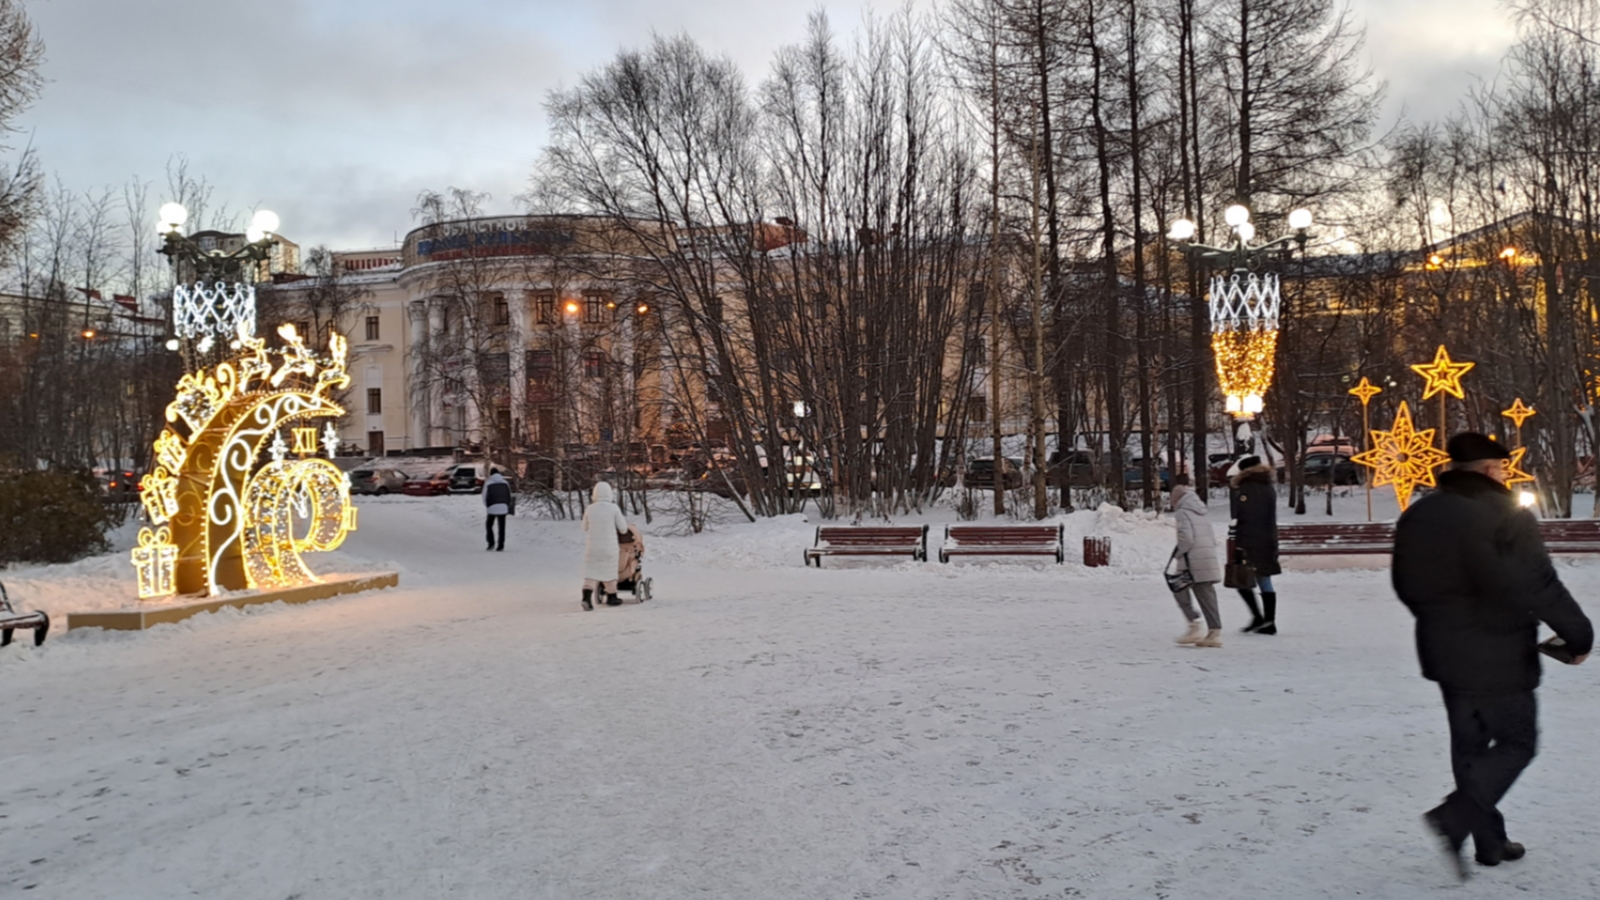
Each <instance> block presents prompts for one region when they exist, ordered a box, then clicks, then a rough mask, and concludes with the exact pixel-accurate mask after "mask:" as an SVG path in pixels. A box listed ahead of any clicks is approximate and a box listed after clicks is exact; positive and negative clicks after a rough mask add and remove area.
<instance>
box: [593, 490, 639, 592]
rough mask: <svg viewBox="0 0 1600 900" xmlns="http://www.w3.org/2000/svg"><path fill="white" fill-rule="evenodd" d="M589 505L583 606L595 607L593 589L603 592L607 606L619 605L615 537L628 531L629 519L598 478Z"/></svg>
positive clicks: (617, 551) (617, 560)
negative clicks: (612, 500) (624, 515)
mask: <svg viewBox="0 0 1600 900" xmlns="http://www.w3.org/2000/svg"><path fill="white" fill-rule="evenodd" d="M589 499H590V501H591V502H590V503H589V508H588V509H586V510H584V511H583V530H584V531H585V532H587V535H586V537H585V538H584V543H583V608H584V609H586V610H592V609H594V595H595V592H596V591H599V590H602V589H603V590H604V591H605V603H606V605H607V606H621V605H622V599H621V598H620V597H618V596H617V565H618V563H619V562H620V561H621V559H622V554H621V552H620V551H619V550H618V549H617V536H618V535H622V534H628V533H629V532H628V520H627V519H626V518H624V517H623V515H622V509H621V507H619V506H617V504H615V503H613V502H611V485H609V484H606V483H605V482H604V481H597V482H595V485H594V491H593V492H592V493H591V494H590V495H589Z"/></svg>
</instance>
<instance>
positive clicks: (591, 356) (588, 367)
mask: <svg viewBox="0 0 1600 900" xmlns="http://www.w3.org/2000/svg"><path fill="white" fill-rule="evenodd" d="M583 377H585V378H604V377H606V355H605V354H604V353H601V352H599V351H598V350H591V351H589V352H588V353H585V354H584V355H583Z"/></svg>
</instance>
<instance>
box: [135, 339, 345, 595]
mask: <svg viewBox="0 0 1600 900" xmlns="http://www.w3.org/2000/svg"><path fill="white" fill-rule="evenodd" d="M278 334H279V336H280V337H282V338H283V342H284V346H283V348H282V349H271V350H269V349H268V348H267V347H266V342H265V341H264V340H262V339H260V338H257V337H254V336H253V335H252V334H251V333H250V331H249V330H247V329H245V328H243V327H240V328H239V330H238V332H237V345H238V347H239V350H238V352H237V354H236V355H235V356H234V357H233V358H232V359H229V360H227V361H225V362H222V363H219V364H218V365H216V366H215V367H213V368H209V369H207V368H201V369H198V370H196V371H194V372H191V373H189V374H187V375H185V376H183V378H182V379H181V380H180V381H179V382H178V389H177V395H176V397H175V398H174V399H173V401H172V403H170V404H168V406H167V414H166V418H167V427H166V428H164V429H163V430H162V432H161V436H160V437H159V438H157V439H156V442H155V464H156V468H155V469H154V470H153V471H151V472H150V474H148V475H146V476H145V477H144V479H143V480H142V481H141V482H140V487H141V489H142V491H143V494H142V500H143V503H144V509H145V513H146V514H147V515H148V516H149V519H150V526H149V527H146V528H143V529H141V530H140V532H139V546H138V547H136V548H135V549H134V550H133V554H132V556H133V564H134V568H135V569H136V570H137V571H138V574H139V596H141V597H160V596H166V595H170V594H175V593H176V594H216V593H219V592H221V591H229V590H244V589H248V588H274V587H288V586H292V585H296V584H305V583H308V582H312V581H315V580H316V576H315V575H313V574H312V573H311V570H310V569H309V568H307V567H306V565H305V562H304V561H303V560H302V558H301V554H303V553H307V552H312V551H318V550H332V549H334V548H335V547H337V546H339V544H340V543H341V542H342V541H343V540H344V537H345V535H346V534H348V533H349V532H350V531H352V530H354V529H355V527H356V508H355V506H354V505H352V504H351V503H350V488H349V483H348V481H347V479H346V478H345V475H344V473H343V472H342V471H340V470H339V468H338V467H336V466H335V465H334V464H333V463H331V462H329V461H328V460H327V459H323V458H320V457H318V456H317V455H316V454H317V453H318V452H319V449H318V445H319V443H320V445H321V448H322V449H325V450H326V451H327V453H328V455H329V456H332V455H333V454H334V452H335V451H336V450H337V449H338V445H339V439H338V434H337V432H336V431H335V430H334V428H333V421H334V420H335V419H337V418H339V417H340V416H343V415H344V414H345V410H344V407H343V406H341V405H340V404H339V403H338V402H337V401H336V400H335V398H334V397H333V396H332V395H333V394H334V392H336V391H339V390H341V389H343V388H345V387H347V386H348V385H349V383H350V376H349V375H348V374H347V373H346V371H345V366H346V359H347V352H348V345H347V343H346V341H345V339H344V337H342V336H341V335H338V334H335V335H333V337H332V339H331V340H330V341H329V345H328V355H327V356H319V355H317V354H316V353H315V352H313V351H312V350H311V349H309V348H308V347H307V346H306V344H305V341H304V340H303V339H302V337H301V336H300V335H299V334H298V333H297V332H296V331H295V328H294V326H292V325H285V326H283V327H281V328H279V329H278ZM319 423H322V424H324V428H323V429H322V431H321V434H320V440H319V434H318V429H317V427H316V426H317V425H318V424H319ZM286 430H287V431H288V433H289V435H290V438H291V440H292V441H293V443H292V445H291V444H290V443H287V442H285V440H284V432H285V431H286ZM291 454H294V455H295V456H296V458H290V455H291Z"/></svg>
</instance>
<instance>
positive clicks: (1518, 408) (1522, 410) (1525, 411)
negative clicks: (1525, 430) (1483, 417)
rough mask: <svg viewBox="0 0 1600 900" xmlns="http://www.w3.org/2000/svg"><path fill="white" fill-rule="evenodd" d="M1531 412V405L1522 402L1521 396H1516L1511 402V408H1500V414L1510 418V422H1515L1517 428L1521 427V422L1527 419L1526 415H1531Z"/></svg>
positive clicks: (1532, 412) (1532, 411)
mask: <svg viewBox="0 0 1600 900" xmlns="http://www.w3.org/2000/svg"><path fill="white" fill-rule="evenodd" d="M1533 414H1534V410H1533V407H1531V406H1525V405H1524V404H1523V402H1522V398H1521V397H1518V398H1517V399H1516V402H1515V403H1512V404H1511V408H1510V409H1502V410H1500V415H1502V416H1505V417H1506V418H1508V419H1510V420H1511V421H1512V423H1513V424H1515V425H1516V426H1517V427H1518V428H1521V427H1522V423H1523V422H1525V421H1527V420H1528V417H1529V416H1531V415H1533Z"/></svg>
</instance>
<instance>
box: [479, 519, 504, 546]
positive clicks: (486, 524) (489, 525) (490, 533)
mask: <svg viewBox="0 0 1600 900" xmlns="http://www.w3.org/2000/svg"><path fill="white" fill-rule="evenodd" d="M497 524H498V525H499V526H500V539H499V540H498V541H497V540H495V537H494V527H495V525H497ZM483 531H484V535H485V536H486V537H487V539H488V541H489V546H491V547H493V548H494V549H496V550H504V549H505V548H506V517H505V516H496V515H489V516H487V517H485V518H484V520H483Z"/></svg>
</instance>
